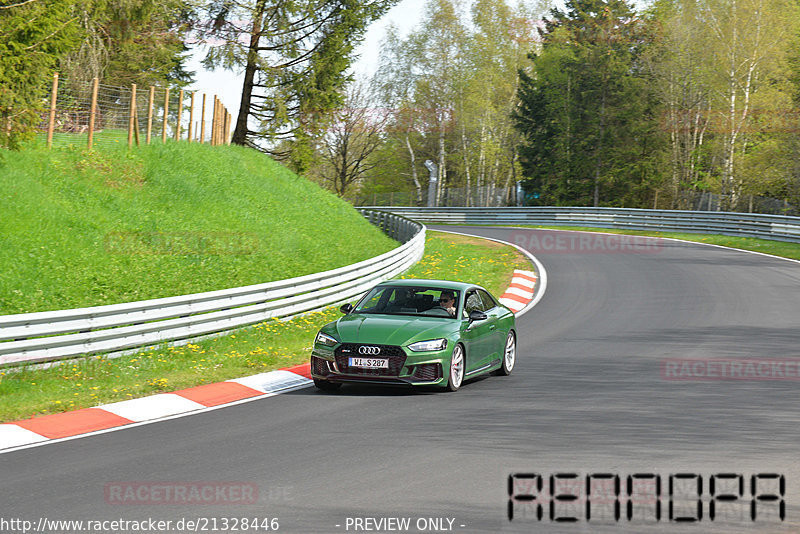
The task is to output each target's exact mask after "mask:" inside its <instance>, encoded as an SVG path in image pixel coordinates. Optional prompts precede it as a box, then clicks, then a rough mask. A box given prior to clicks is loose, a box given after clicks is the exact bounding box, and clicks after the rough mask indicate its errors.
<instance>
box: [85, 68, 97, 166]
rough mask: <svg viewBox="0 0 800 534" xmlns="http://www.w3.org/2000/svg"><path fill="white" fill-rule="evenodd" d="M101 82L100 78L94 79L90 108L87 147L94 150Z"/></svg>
mask: <svg viewBox="0 0 800 534" xmlns="http://www.w3.org/2000/svg"><path fill="white" fill-rule="evenodd" d="M98 84H99V80H98V79H97V78H95V79H94V80H92V104H91V105H92V107H91V109H89V140H88V142H87V148H88V149H89V151H91V150H92V145H93V144H94V120H95V117H96V114H97V86H98Z"/></svg>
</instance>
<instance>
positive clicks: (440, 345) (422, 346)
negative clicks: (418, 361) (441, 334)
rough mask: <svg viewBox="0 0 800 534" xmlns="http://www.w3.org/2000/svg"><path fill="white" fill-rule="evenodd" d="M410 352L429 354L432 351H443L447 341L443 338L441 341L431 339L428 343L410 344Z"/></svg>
mask: <svg viewBox="0 0 800 534" xmlns="http://www.w3.org/2000/svg"><path fill="white" fill-rule="evenodd" d="M408 348H409V349H410V350H413V351H414V352H430V351H434V350H444V349H446V348H447V340H446V339H445V338H441V339H431V340H428V341H417V342H416V343H412V344H411V345H409V346H408Z"/></svg>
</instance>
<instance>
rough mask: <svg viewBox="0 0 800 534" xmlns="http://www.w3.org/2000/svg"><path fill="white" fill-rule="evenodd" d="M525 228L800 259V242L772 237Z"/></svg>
mask: <svg viewBox="0 0 800 534" xmlns="http://www.w3.org/2000/svg"><path fill="white" fill-rule="evenodd" d="M520 227H524V228H542V229H550V230H576V231H580V232H604V233H609V234H623V235H641V236H651V237H665V238H673V239H682V240H684V241H693V242H696V243H708V244H710V245H721V246H724V247H732V248H740V249H743V250H752V251H754V252H761V253H764V254H772V255H774V256H781V257H783V258H791V259H795V260H800V244H798V243H786V242H784V241H772V240H770V239H758V238H755V237H735V236H725V235H717V234H693V233H680V232H655V231H637V230H617V229H613V228H591V227H584V226H530V225H525V226H520Z"/></svg>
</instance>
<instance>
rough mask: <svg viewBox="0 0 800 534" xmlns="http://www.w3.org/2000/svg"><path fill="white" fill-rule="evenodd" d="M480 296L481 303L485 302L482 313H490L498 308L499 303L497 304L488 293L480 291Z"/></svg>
mask: <svg viewBox="0 0 800 534" xmlns="http://www.w3.org/2000/svg"><path fill="white" fill-rule="evenodd" d="M478 295H480V297H481V301H483V309H482V310H481V311H489V310H491V309H492V308H494V307H495V306H497V302H495V300H494V299H493V298H492V296H491V295H490V294H489V293H487V292H486V291H484V290H482V289H479V290H478Z"/></svg>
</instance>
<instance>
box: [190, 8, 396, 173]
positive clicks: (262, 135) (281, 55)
mask: <svg viewBox="0 0 800 534" xmlns="http://www.w3.org/2000/svg"><path fill="white" fill-rule="evenodd" d="M394 1H396V0H371V1H366V2H364V1H359V0H276V1H272V2H267V1H266V0H246V1H236V0H217V1H215V2H212V3H211V5H210V7H209V10H210V13H211V16H212V20H213V23H212V24H211V26H210V27H209V28H208V30H209V34H210V35H212V36H214V37H216V38H221V39H222V40H223V42H224V44H223V45H221V46H215V47H212V48H211V51H210V53H209V55H208V57H207V58H206V65H208V66H213V67H216V66H223V67H226V68H231V69H242V70H243V71H244V84H243V87H242V98H241V104H240V106H239V115H238V117H237V119H236V124H235V129H234V133H233V142H234V143H236V144H241V145H249V146H254V147H258V148H261V149H264V150H267V151H271V152H273V153H278V154H277V155H281V156H285V157H286V156H292V163H293V165H294V167H295V169H296V170H298V171H300V172H303V171H304V170H306V169H307V168H308V166H309V164H310V161H309V158H308V157H307V155H308V154H309V150H308V149H309V142H310V140H311V139H312V138H313V137H314V136H316V135H318V134H319V132H321V131H322V129H323V126H324V122H323V121H324V118H325V116H326V114H327V113H328V112H329V111H331V110H332V109H334V108H335V107H336V106H337V105H339V104H341V101H342V97H341V94H342V91H343V88H344V85H345V83H346V81H347V80H348V76H347V74H346V71H347V69H348V67H349V66H350V63H351V60H352V53H353V47H354V45H355V43H356V42H358V40H359V39H361V38H362V36H363V33H364V31H365V29H366V27H367V25H368V24H369V23H370V22H371V21H373V20H374V19H375V18H377V17H379V16H380V15H381V14H383V13H384V12H385V11H386V9H388V7H389V6H391V5H392V4H393V3H394ZM285 141H289V143H286V142H285ZM278 147H283V148H282V149H279V148H278ZM286 147H291V148H289V149H286Z"/></svg>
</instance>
